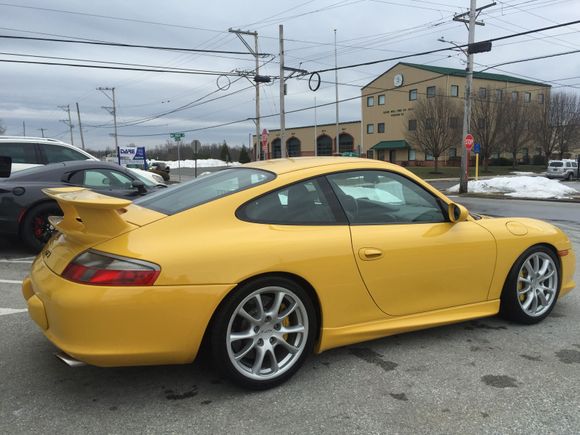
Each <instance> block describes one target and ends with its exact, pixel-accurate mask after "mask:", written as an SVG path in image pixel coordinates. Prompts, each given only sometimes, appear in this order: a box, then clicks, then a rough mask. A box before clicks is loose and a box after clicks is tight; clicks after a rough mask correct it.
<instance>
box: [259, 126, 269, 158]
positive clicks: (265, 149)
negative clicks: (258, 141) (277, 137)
mask: <svg viewBox="0 0 580 435" xmlns="http://www.w3.org/2000/svg"><path fill="white" fill-rule="evenodd" d="M267 153H268V130H267V129H264V130H262V156H263V157H264V160H266V158H267V157H266V155H267ZM258 160H261V159H258Z"/></svg>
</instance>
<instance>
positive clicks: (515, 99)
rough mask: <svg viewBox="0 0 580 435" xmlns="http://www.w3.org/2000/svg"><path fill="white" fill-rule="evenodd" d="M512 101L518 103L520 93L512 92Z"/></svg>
mask: <svg viewBox="0 0 580 435" xmlns="http://www.w3.org/2000/svg"><path fill="white" fill-rule="evenodd" d="M512 101H518V91H512Z"/></svg>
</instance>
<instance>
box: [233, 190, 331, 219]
mask: <svg viewBox="0 0 580 435" xmlns="http://www.w3.org/2000/svg"><path fill="white" fill-rule="evenodd" d="M336 211H337V210H336ZM336 211H333V208H332V207H331V204H330V203H329V201H328V196H327V195H326V194H325V193H324V189H323V188H322V185H321V183H320V181H319V180H317V179H312V180H307V181H303V182H301V183H296V184H292V185H291V186H287V187H285V188H283V189H279V190H276V191H274V192H272V193H268V194H267V195H263V196H261V197H259V198H256V199H254V200H252V201H250V202H249V203H247V204H246V205H245V206H243V207H242V208H241V209H240V210H239V211H238V213H237V216H238V217H239V218H240V219H242V220H245V221H250V222H258V223H268V224H280V225H331V224H335V223H337V218H336Z"/></svg>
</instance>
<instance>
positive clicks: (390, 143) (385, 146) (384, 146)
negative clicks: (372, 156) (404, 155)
mask: <svg viewBox="0 0 580 435" xmlns="http://www.w3.org/2000/svg"><path fill="white" fill-rule="evenodd" d="M401 148H409V144H408V143H407V141H406V140H384V141H381V142H379V143H378V144H376V145H374V146H372V147H371V150H398V149H401Z"/></svg>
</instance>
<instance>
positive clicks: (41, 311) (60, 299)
mask: <svg viewBox="0 0 580 435" xmlns="http://www.w3.org/2000/svg"><path fill="white" fill-rule="evenodd" d="M233 287H234V285H225V284H224V285H197V286H150V287H99V286H87V285H81V284H77V283H73V282H70V281H67V280H65V279H63V278H61V277H60V276H58V275H56V274H55V273H53V272H52V271H51V270H50V269H49V268H48V267H47V266H46V265H45V264H44V262H43V260H42V258H41V257H38V258H37V259H36V261H35V262H34V263H33V265H32V270H31V274H30V276H29V277H27V278H26V279H25V280H24V282H23V286H22V293H23V296H24V298H25V299H26V300H27V303H28V311H29V314H30V317H31V318H32V319H33V320H34V321H35V322H36V324H37V325H38V326H39V327H40V328H41V329H42V331H43V332H44V334H45V335H46V337H47V338H48V339H49V340H50V341H51V342H52V343H54V344H55V345H56V346H57V347H58V348H59V349H61V350H62V351H64V352H66V353H67V354H69V355H71V356H72V357H74V358H75V359H77V360H80V361H83V362H86V363H88V364H92V365H96V366H127V365H156V364H182V363H188V362H191V361H193V359H194V358H195V356H196V354H197V352H198V350H199V346H200V344H201V341H202V339H203V335H204V333H205V330H206V327H207V325H208V323H209V321H210V319H211V316H212V315H213V312H214V310H215V309H216V307H217V306H218V304H219V303H220V301H221V300H222V298H223V297H224V296H225V295H226V294H227V293H228V292H229V291H230V290H231V289H232V288H233Z"/></svg>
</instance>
